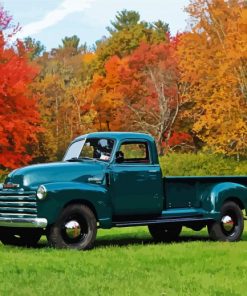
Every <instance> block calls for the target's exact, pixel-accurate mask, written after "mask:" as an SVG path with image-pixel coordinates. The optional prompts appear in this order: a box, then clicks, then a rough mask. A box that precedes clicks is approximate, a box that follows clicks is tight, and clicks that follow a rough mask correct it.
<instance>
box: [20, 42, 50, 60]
mask: <svg viewBox="0 0 247 296" xmlns="http://www.w3.org/2000/svg"><path fill="white" fill-rule="evenodd" d="M23 43H24V46H25V47H26V48H27V50H28V51H29V54H28V55H29V58H30V60H34V59H35V58H37V57H39V56H41V54H42V53H43V52H44V51H45V46H44V45H43V44H42V43H41V42H40V41H38V40H35V39H33V38H31V37H26V38H25V39H24V41H23Z"/></svg>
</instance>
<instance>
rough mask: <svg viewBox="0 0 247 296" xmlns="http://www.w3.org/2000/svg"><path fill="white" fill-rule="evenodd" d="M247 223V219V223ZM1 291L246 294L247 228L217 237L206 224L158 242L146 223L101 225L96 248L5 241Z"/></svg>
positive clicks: (1, 250) (0, 253)
mask: <svg viewBox="0 0 247 296" xmlns="http://www.w3.org/2000/svg"><path fill="white" fill-rule="evenodd" d="M246 226H247V225H246ZM0 260H1V264H0V272H1V276H0V295H1V296H2V295H162V296H163V295H219V296H220V295H246V287H245V284H246V280H247V233H246V234H245V235H244V237H243V240H242V241H241V242H238V243H218V242H217V243H216V242H211V241H209V240H208V238H207V232H206V230H203V231H201V232H192V231H190V230H187V229H186V228H185V229H184V230H183V233H182V236H181V239H180V241H179V242H176V243H172V244H167V243H166V244H155V243H153V242H152V240H151V238H150V235H149V233H148V231H147V229H146V228H145V227H136V228H135V227H133V228H122V229H113V230H109V231H103V230H101V231H99V233H98V239H97V242H96V247H95V249H93V250H91V251H87V252H79V251H68V250H54V249H50V248H47V247H46V240H45V238H44V239H42V240H41V242H40V244H39V246H38V247H37V248H35V249H27V248H17V247H6V246H3V245H0Z"/></svg>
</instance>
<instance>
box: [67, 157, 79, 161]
mask: <svg viewBox="0 0 247 296" xmlns="http://www.w3.org/2000/svg"><path fill="white" fill-rule="evenodd" d="M66 161H71V162H73V161H80V158H78V157H72V158H70V159H66Z"/></svg>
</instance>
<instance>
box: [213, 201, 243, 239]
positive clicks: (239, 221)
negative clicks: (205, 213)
mask: <svg viewBox="0 0 247 296" xmlns="http://www.w3.org/2000/svg"><path fill="white" fill-rule="evenodd" d="M243 230H244V219H243V213H242V211H241V209H240V208H239V206H238V205H237V204H236V203H235V202H232V201H228V202H226V203H225V204H224V205H223V206H222V208H221V218H220V221H215V222H213V223H212V224H209V225H208V233H209V237H210V238H211V239H212V240H215V241H228V242H235V241H239V240H240V239H241V236H242V233H243Z"/></svg>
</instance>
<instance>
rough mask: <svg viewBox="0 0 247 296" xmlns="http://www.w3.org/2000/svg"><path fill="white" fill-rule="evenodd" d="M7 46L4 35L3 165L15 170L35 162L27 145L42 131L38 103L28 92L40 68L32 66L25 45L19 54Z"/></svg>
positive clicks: (0, 57)
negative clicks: (24, 49) (32, 160)
mask: <svg viewBox="0 0 247 296" xmlns="http://www.w3.org/2000/svg"><path fill="white" fill-rule="evenodd" d="M5 44H6V41H5V40H4V37H3V35H0V106H1V108H0V166H1V167H2V168H15V167H17V166H20V165H23V164H26V163H28V162H29V161H30V160H31V159H32V157H31V156H30V155H28V154H27V152H26V150H27V146H32V145H33V143H35V142H36V141H37V138H36V134H37V132H39V131H40V127H39V126H38V125H39V120H40V119H39V113H38V111H37V106H36V100H35V98H34V97H33V96H31V95H30V96H29V89H28V86H29V84H30V83H31V82H32V80H33V78H34V77H35V75H36V74H37V69H36V68H34V67H33V66H31V65H30V64H28V61H27V58H26V54H25V53H24V52H23V47H22V44H21V43H18V45H17V52H18V53H17V52H16V51H15V50H14V49H13V48H8V49H6V48H5Z"/></svg>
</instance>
